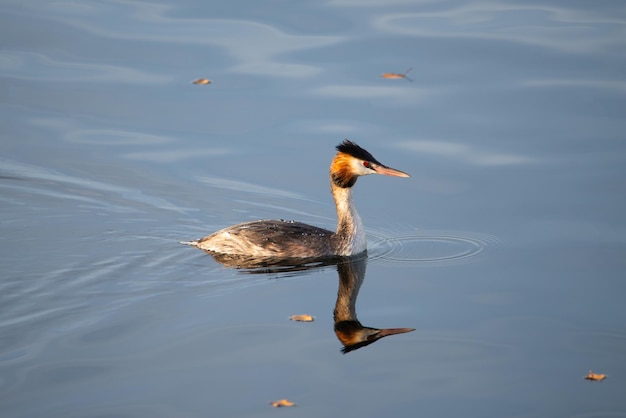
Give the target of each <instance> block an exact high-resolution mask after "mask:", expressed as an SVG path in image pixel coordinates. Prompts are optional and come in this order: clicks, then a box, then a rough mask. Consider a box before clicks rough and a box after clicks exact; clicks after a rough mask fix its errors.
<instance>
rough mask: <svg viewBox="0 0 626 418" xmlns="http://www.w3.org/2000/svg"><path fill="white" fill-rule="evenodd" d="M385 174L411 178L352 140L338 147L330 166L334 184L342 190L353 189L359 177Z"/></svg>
mask: <svg viewBox="0 0 626 418" xmlns="http://www.w3.org/2000/svg"><path fill="white" fill-rule="evenodd" d="M368 174H383V175H385V176H394V177H411V176H410V175H408V174H407V173H405V172H403V171H400V170H396V169H393V168H390V167H387V166H386V165H384V164H382V163H381V162H379V161H378V160H377V159H376V158H374V156H373V155H372V154H370V153H369V152H367V151H366V150H364V149H363V148H361V147H360V146H358V145H357V144H355V143H354V142H352V141H350V140H347V139H346V140H345V141H343V142H342V143H341V144H339V145H337V155H335V158H334V159H333V162H332V164H331V165H330V176H331V179H332V181H333V183H334V184H335V185H336V186H338V187H341V188H346V187H352V186H354V183H356V180H357V178H358V177H359V176H366V175H368Z"/></svg>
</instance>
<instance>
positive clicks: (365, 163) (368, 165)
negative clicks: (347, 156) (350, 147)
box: [363, 161, 372, 168]
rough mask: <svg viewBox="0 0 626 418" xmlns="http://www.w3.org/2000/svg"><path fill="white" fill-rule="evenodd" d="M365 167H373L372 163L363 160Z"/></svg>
mask: <svg viewBox="0 0 626 418" xmlns="http://www.w3.org/2000/svg"><path fill="white" fill-rule="evenodd" d="M363 167H365V168H372V165H371V164H370V162H369V161H363Z"/></svg>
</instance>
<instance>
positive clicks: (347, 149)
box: [337, 139, 380, 164]
mask: <svg viewBox="0 0 626 418" xmlns="http://www.w3.org/2000/svg"><path fill="white" fill-rule="evenodd" d="M337 151H339V152H343V153H344V154H348V155H351V156H352V157H354V158H358V159H359V160H364V161H370V162H373V163H376V164H380V162H378V161H377V160H376V158H374V156H373V155H372V154H370V153H369V152H367V151H366V150H364V149H363V148H361V147H360V146H358V145H357V144H356V143H354V142H352V141H350V140H349V139H346V140H344V141H343V142H342V143H341V144H339V145H337Z"/></svg>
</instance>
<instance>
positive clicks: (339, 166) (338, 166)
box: [330, 152, 358, 189]
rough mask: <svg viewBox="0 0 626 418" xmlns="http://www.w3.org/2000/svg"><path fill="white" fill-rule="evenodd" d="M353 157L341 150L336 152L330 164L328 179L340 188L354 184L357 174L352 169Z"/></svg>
mask: <svg viewBox="0 0 626 418" xmlns="http://www.w3.org/2000/svg"><path fill="white" fill-rule="evenodd" d="M353 160H354V157H352V156H351V155H348V154H346V153H343V152H338V153H337V155H335V158H334V159H333V162H332V164H331V165H330V179H331V180H332V182H333V184H334V185H335V186H337V187H341V188H342V189H345V188H348V187H352V186H354V183H356V180H357V178H358V176H356V175H354V173H353V170H352V161H353Z"/></svg>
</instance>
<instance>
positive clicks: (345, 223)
mask: <svg viewBox="0 0 626 418" xmlns="http://www.w3.org/2000/svg"><path fill="white" fill-rule="evenodd" d="M331 191H332V195H333V199H334V201H335V206H336V208H337V232H336V233H335V237H336V241H335V242H336V244H335V245H336V247H337V248H336V251H337V254H338V255H341V256H350V255H355V254H359V253H362V252H363V251H365V250H366V249H367V240H366V237H365V228H364V227H363V222H362V221H361V217H360V216H359V214H358V212H357V211H356V208H355V206H354V203H353V201H352V188H351V187H339V186H338V185H336V184H335V183H334V182H333V181H332V180H331Z"/></svg>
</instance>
